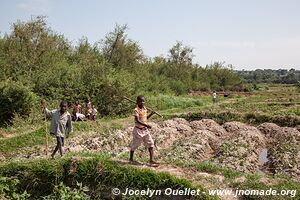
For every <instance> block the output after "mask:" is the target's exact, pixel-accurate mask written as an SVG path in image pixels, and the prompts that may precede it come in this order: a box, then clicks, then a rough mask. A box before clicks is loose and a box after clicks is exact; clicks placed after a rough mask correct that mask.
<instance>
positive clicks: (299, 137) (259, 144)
mask: <svg viewBox="0 0 300 200" xmlns="http://www.w3.org/2000/svg"><path fill="white" fill-rule="evenodd" d="M150 125H151V126H152V129H151V130H150V132H151V134H152V137H153V139H154V141H155V147H156V148H155V150H156V151H155V156H156V157H159V158H160V159H161V160H169V161H172V160H184V161H187V162H188V161H198V162H199V161H204V160H211V161H213V162H215V163H217V164H219V165H221V166H225V167H229V168H233V169H236V170H238V171H243V172H255V171H256V170H257V168H258V167H259V166H260V165H261V164H263V163H260V162H259V161H260V160H259V157H260V154H261V151H262V150H263V149H265V148H266V147H267V146H268V150H267V154H268V155H267V158H268V160H269V161H268V163H267V165H268V166H267V167H268V168H269V169H271V170H273V171H272V172H274V173H279V172H280V171H284V172H285V173H287V174H289V175H291V176H293V177H297V176H299V175H298V174H300V172H299V168H300V164H299V163H300V153H299V148H300V146H299V143H300V132H299V131H298V130H297V129H296V128H287V127H280V126H278V125H276V124H272V123H264V124H261V125H260V126H258V128H256V127H254V126H249V125H247V124H244V123H241V122H235V121H233V122H227V123H225V124H223V125H222V126H221V125H219V124H218V123H217V122H215V121H213V120H211V119H202V120H198V121H192V122H188V121H187V120H185V119H182V118H175V119H171V120H166V121H163V122H160V123H150ZM132 130H133V127H128V128H125V129H121V130H109V131H106V132H102V133H98V132H90V133H86V132H85V133H77V135H78V136H76V137H74V138H69V139H68V140H66V146H65V148H66V149H67V150H68V151H71V152H73V151H95V152H106V153H109V154H111V155H112V156H116V157H118V156H121V157H122V156H124V155H126V156H128V151H129V145H130V142H131V140H132ZM51 148H52V149H51V151H52V150H53V147H51ZM41 155H44V152H39V154H34V155H32V156H29V157H37V156H41ZM136 155H137V156H139V157H140V158H143V159H144V158H146V157H148V153H147V149H146V148H139V149H138V150H137V151H136ZM0 159H1V157H0Z"/></svg>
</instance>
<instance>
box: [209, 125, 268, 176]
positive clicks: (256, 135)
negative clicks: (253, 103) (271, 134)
mask: <svg viewBox="0 0 300 200" xmlns="http://www.w3.org/2000/svg"><path fill="white" fill-rule="evenodd" d="M223 127H224V129H225V130H226V131H227V132H228V133H229V134H230V136H229V138H228V139H226V140H224V141H223V143H222V144H221V145H220V147H219V148H218V150H217V153H216V156H215V158H214V161H215V162H216V163H218V164H221V165H225V166H227V167H230V168H233V169H236V170H238V171H243V172H255V171H256V170H257V167H258V163H259V153H260V151H261V149H262V148H264V147H265V145H266V140H265V137H264V136H263V135H262V134H261V133H260V131H259V130H258V129H257V128H255V127H253V126H249V125H247V124H244V123H241V122H227V123H225V124H224V125H223Z"/></svg>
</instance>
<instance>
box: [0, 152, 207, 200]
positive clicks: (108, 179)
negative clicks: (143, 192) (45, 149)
mask: <svg viewBox="0 0 300 200" xmlns="http://www.w3.org/2000/svg"><path fill="white" fill-rule="evenodd" d="M0 175H1V177H14V179H15V180H18V181H17V183H16V184H15V193H17V194H23V193H24V192H25V191H26V192H27V193H28V194H30V198H33V199H35V198H39V197H41V196H47V195H51V194H52V193H53V192H54V191H55V188H56V189H57V186H58V185H59V184H61V183H63V184H64V185H65V186H67V187H69V188H76V187H77V185H78V184H77V183H78V182H79V183H81V184H82V185H81V186H84V187H86V188H88V189H86V194H87V195H89V196H90V197H91V198H92V199H100V198H103V196H104V195H110V191H111V189H112V188H115V187H117V188H119V189H120V190H121V191H123V192H124V191H125V188H131V189H145V188H150V189H166V188H173V189H183V188H194V187H193V186H192V184H191V183H190V182H189V181H187V180H184V179H178V178H175V177H173V176H171V175H169V174H167V173H157V174H156V173H154V172H153V171H151V170H146V169H144V170H140V169H136V168H134V167H130V166H123V165H122V164H121V163H116V162H114V161H111V160H110V159H109V157H108V156H107V155H100V154H91V153H86V154H76V155H74V154H73V155H72V154H70V155H69V156H68V157H65V158H63V159H59V160H55V161H51V160H44V159H42V160H32V161H26V162H6V163H2V164H1V165H0ZM65 189H66V188H65ZM195 189H196V188H195ZM197 189H200V190H201V191H204V189H203V188H197ZM0 191H1V190H0ZM70 191H72V190H70ZM2 192H3V191H2ZM73 192H74V191H73ZM3 193H4V194H3ZM3 193H2V194H1V195H9V194H7V193H5V191H4V192H3ZM198 197H199V198H198V199H212V198H211V197H209V196H207V195H204V194H202V195H200V196H198ZM163 198H165V199H172V197H167V196H165V197H163Z"/></svg>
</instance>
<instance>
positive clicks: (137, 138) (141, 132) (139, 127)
mask: <svg viewBox="0 0 300 200" xmlns="http://www.w3.org/2000/svg"><path fill="white" fill-rule="evenodd" d="M136 104H137V106H136V108H135V109H134V119H135V126H134V129H133V132H132V137H133V138H132V142H131V145H130V158H129V161H130V162H131V163H134V160H133V155H134V151H135V150H136V149H137V148H138V147H139V146H140V145H141V144H142V143H144V145H145V146H146V147H147V148H148V150H149V157H150V159H149V163H150V165H151V166H154V167H155V166H158V163H157V162H155V161H154V160H153V147H154V141H153V139H152V137H151V135H150V131H149V129H151V126H150V125H148V124H147V119H149V118H150V117H151V116H152V115H153V114H155V112H153V111H152V112H151V113H150V115H148V116H147V108H146V107H145V97H144V96H138V97H137V100H136Z"/></svg>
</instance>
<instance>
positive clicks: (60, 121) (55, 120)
mask: <svg viewBox="0 0 300 200" xmlns="http://www.w3.org/2000/svg"><path fill="white" fill-rule="evenodd" d="M42 106H43V111H44V112H45V114H46V115H47V117H50V118H51V128H50V133H51V134H53V135H55V136H56V147H55V149H54V151H53V153H52V154H51V158H52V159H54V155H55V154H56V152H57V151H58V150H59V153H60V155H61V156H62V155H63V146H64V138H65V136H67V135H68V134H69V133H70V132H72V117H71V115H70V113H69V112H68V111H67V108H68V103H67V101H61V103H60V109H56V110H52V111H50V110H48V109H47V107H46V105H45V104H43V105H42Z"/></svg>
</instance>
